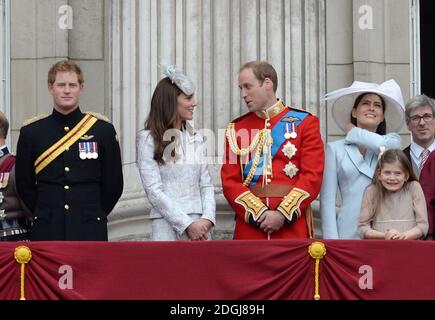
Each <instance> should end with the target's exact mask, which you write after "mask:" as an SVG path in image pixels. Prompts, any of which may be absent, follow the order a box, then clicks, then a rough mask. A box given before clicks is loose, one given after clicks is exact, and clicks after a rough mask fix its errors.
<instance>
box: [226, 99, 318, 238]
mask: <svg viewBox="0 0 435 320" xmlns="http://www.w3.org/2000/svg"><path fill="white" fill-rule="evenodd" d="M290 110H291V109H290V108H289V107H285V106H284V104H282V103H281V102H278V103H277V104H276V105H275V106H272V107H270V108H268V109H267V110H266V111H264V112H262V113H259V112H250V113H248V114H246V115H244V116H242V117H240V118H238V119H236V120H234V121H233V123H232V124H230V125H229V126H228V128H227V139H226V143H225V156H224V163H223V165H222V170H221V177H222V187H223V193H224V195H225V197H226V199H227V200H228V202H229V204H230V205H231V207H232V209H233V210H234V211H235V213H236V226H235V231H234V239H239V240H241V239H267V238H268V234H267V233H265V232H263V231H262V230H261V229H260V228H259V227H258V226H257V225H255V224H256V221H257V220H258V218H259V217H260V216H261V214H263V213H264V212H265V211H266V210H278V212H279V213H277V214H284V216H285V217H286V219H287V222H289V221H294V220H295V219H294V218H295V216H294V215H297V220H296V222H294V223H291V224H289V223H285V224H284V226H283V227H282V228H281V229H280V230H279V231H277V232H275V233H272V234H271V235H270V239H294V238H308V237H309V236H310V235H311V234H312V230H310V229H311V228H310V226H311V225H312V219H308V221H307V214H306V213H307V208H309V209H310V203H311V202H312V201H313V200H315V199H316V198H317V196H318V194H319V192H320V187H321V184H322V177H323V166H324V145H323V141H322V138H321V136H320V128H319V119H318V118H317V117H315V116H313V115H311V114H307V116H306V118H305V119H304V120H303V121H302V122H301V123H300V124H299V125H298V126H297V127H296V128H294V126H293V130H294V131H295V132H296V134H297V136H296V137H295V138H289V137H288V136H287V138H286V141H285V142H284V143H283V144H282V145H281V146H280V147H279V149H278V152H277V153H276V154H275V156H274V157H273V159H272V167H271V168H270V171H269V173H268V174H266V175H267V176H266V177H264V176H263V175H262V176H260V178H259V179H258V182H257V183H256V185H255V187H259V186H262V185H263V186H264V185H265V184H266V186H265V188H266V189H268V188H270V189H272V188H275V189H277V187H276V186H277V185H279V186H278V188H280V189H283V188H284V189H286V188H287V189H288V190H289V191H288V194H287V195H281V196H279V197H268V198H265V197H261V198H260V197H257V196H256V195H255V193H254V188H255V187H253V186H249V184H247V185H244V184H243V182H244V181H245V182H246V180H245V179H246V178H247V177H246V174H243V173H242V169H243V166H244V165H245V164H246V162H247V156H244V155H241V156H240V155H236V154H235V153H234V152H233V150H234V148H236V149H238V150H240V149H243V148H247V147H248V146H249V145H250V144H251V143H252V141H254V144H255V135H256V133H257V132H259V131H260V130H263V129H271V130H273V128H274V127H275V125H277V124H278V123H279V122H280V121H281V122H282V121H287V120H286V119H283V118H286V115H287V114H288V113H289V111H290ZM298 111H299V112H301V111H300V110H298ZM302 112H304V111H302ZM290 121H291V120H290ZM287 128H288V125H287ZM246 133H249V134H248V135H246ZM231 136H232V137H235V138H236V141H237V146H234V143H235V139H231ZM247 136H248V137H247ZM293 137H294V136H293ZM257 138H258V137H257ZM260 140H261V139H260ZM288 142H290V143H291V144H292V145H293V147H295V148H296V149H297V150H296V153H295V154H294V155H292V156H291V157H289V154H288V153H285V152H283V149H284V146H285V145H286V144H287V145H290V143H288ZM230 144H233V145H232V147H231V146H230ZM259 144H260V143H258V145H259ZM258 145H257V147H258ZM251 147H252V145H251ZM290 147H292V146H290ZM256 150H257V148H253V150H249V151H252V153H250V158H249V159H253V158H255V153H256ZM293 150H294V148H293ZM291 154H293V152H292V153H291ZM291 154H290V155H291ZM241 159H242V163H241ZM289 163H291V164H293V165H294V166H296V168H297V172H295V171H294V169H293V171H291V172H289V171H288V170H287V173H286V172H285V171H284V168H286V166H287V165H288V164H289ZM291 164H290V166H291ZM291 167H293V166H291ZM293 168H294V167H293ZM270 173H271V174H270ZM289 173H290V174H289ZM293 175H294V176H293ZM290 176H292V177H290ZM245 184H246V183H245ZM282 187H283V188H282ZM284 192H287V191H284ZM260 196H261V195H260ZM309 215H310V216H312V214H311V211H309ZM309 218H310V217H309Z"/></svg>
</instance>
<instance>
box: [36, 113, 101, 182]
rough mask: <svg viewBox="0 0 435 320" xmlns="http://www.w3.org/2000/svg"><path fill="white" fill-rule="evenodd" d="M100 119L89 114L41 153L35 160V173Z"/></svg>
mask: <svg viewBox="0 0 435 320" xmlns="http://www.w3.org/2000/svg"><path fill="white" fill-rule="evenodd" d="M97 121H98V119H97V118H95V117H94V116H92V115H90V114H87V115H85V116H84V117H83V119H82V120H81V121H80V122H79V123H78V124H77V125H76V126H75V127H74V128H73V129H72V130H70V131H69V132H68V133H67V134H66V135H65V136H63V137H62V139H60V140H59V141H57V142H56V143H55V144H54V145H52V146H51V147H50V148H49V149H48V150H46V151H45V152H44V153H43V154H41V155H40V156H39V157H38V159H36V161H35V164H34V165H35V173H36V174H38V173H39V172H41V171H42V170H43V169H44V168H45V167H46V166H48V165H49V164H50V163H51V162H52V161H53V160H55V159H56V158H57V157H58V156H59V155H61V154H62V153H63V152H64V151H66V150H68V149H69V148H70V147H71V146H72V145H73V144H74V143H75V142H76V141H77V140H78V139H80V137H81V136H83V135H84V134H85V133H86V132H88V130H89V129H90V128H91V127H92V126H93V125H94V124H95V123H96V122H97Z"/></svg>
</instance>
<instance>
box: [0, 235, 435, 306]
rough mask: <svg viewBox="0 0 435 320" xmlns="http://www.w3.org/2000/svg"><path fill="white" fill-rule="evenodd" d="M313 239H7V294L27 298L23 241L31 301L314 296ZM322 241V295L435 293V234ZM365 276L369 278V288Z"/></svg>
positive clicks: (0, 259) (2, 257) (3, 266)
mask: <svg viewBox="0 0 435 320" xmlns="http://www.w3.org/2000/svg"><path fill="white" fill-rule="evenodd" d="M312 242H313V241H311V240H275V241H206V242H117V243H113V242H112V243H110V242H109V243H105V242H30V243H29V242H26V243H22V242H20V243H2V244H1V245H0V275H1V276H0V288H1V289H0V300H2V299H19V297H20V265H19V264H18V263H17V262H16V261H15V259H14V250H15V248H16V247H17V246H19V245H26V246H28V247H29V248H30V249H31V251H32V260H31V261H30V262H29V263H28V264H27V265H26V270H25V296H26V298H27V299H28V300H36V299H165V300H166V299H173V300H221V299H225V300H238V299H246V300H251V299H252V300H266V299H280V300H281V299H304V300H313V297H314V289H315V285H314V278H315V277H314V276H315V271H314V270H315V268H314V266H315V262H314V260H313V259H312V258H311V257H310V256H309V254H308V246H309V245H310V244H311V243H312ZM322 242H323V243H324V244H325V245H326V249H327V254H326V256H325V257H324V258H323V259H322V260H321V263H320V296H321V299H322V300H323V299H435V254H434V253H435V242H429V241H427V242H425V241H370V240H361V241H344V240H326V241H322ZM62 266H68V270H70V271H71V272H69V273H68V274H67V276H68V279H69V280H70V282H69V283H70V284H71V285H72V289H62V288H61V287H62V286H59V281H60V282H61V284H62V283H65V274H63V273H59V269H60V268H61V267H62ZM69 267H70V268H69ZM360 268H361V270H360ZM367 270H369V271H370V272H369V276H367ZM360 272H361V273H360ZM62 277H64V278H62ZM360 282H363V283H365V284H366V286H365V287H364V286H363V288H360ZM369 282H370V285H368V286H367V283H369ZM367 287H369V288H367ZM371 287H372V289H370V288H371Z"/></svg>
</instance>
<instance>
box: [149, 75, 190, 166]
mask: <svg viewBox="0 0 435 320" xmlns="http://www.w3.org/2000/svg"><path fill="white" fill-rule="evenodd" d="M181 93H182V91H181V90H180V89H179V88H178V87H177V86H176V85H175V84H173V83H172V81H171V80H170V79H169V78H167V77H166V78H163V79H162V80H160V82H159V83H158V84H157V86H156V89H155V90H154V93H153V97H152V99H151V109H150V113H149V115H148V119H147V120H146V121H145V130H150V132H151V136H152V137H153V139H154V160H156V161H157V162H158V163H159V164H161V165H164V164H165V161H164V160H163V152H164V150H165V148H166V147H167V146H168V145H169V144H170V143H171V142H173V140H174V139H175V137H172V140H171V141H163V135H164V134H165V131H166V130H169V129H174V125H175V123H176V121H177V119H178V109H177V105H178V104H177V97H178V96H179V95H180V94H181ZM173 152H175V150H174V151H172V153H173ZM172 155H173V156H174V154H172Z"/></svg>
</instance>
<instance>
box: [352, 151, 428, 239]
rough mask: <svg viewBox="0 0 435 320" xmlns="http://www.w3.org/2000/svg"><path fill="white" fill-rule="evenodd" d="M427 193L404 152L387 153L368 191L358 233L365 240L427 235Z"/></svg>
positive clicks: (383, 156)
mask: <svg viewBox="0 0 435 320" xmlns="http://www.w3.org/2000/svg"><path fill="white" fill-rule="evenodd" d="M427 230H428V219H427V210H426V203H425V198H424V194H423V190H422V188H421V186H420V184H419V183H418V181H417V179H416V178H415V175H414V173H413V171H412V167H411V164H410V163H409V160H408V158H407V157H406V155H405V154H404V153H403V151H401V150H398V149H391V150H387V151H385V152H384V153H383V154H382V155H381V156H380V159H379V161H378V165H377V167H376V173H375V175H374V177H373V181H372V184H371V185H369V186H368V187H367V188H366V190H365V191H364V196H363V202H362V205H361V214H360V223H359V226H358V232H359V234H360V236H361V238H365V239H386V240H413V239H420V238H423V237H425V236H426V234H427Z"/></svg>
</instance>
